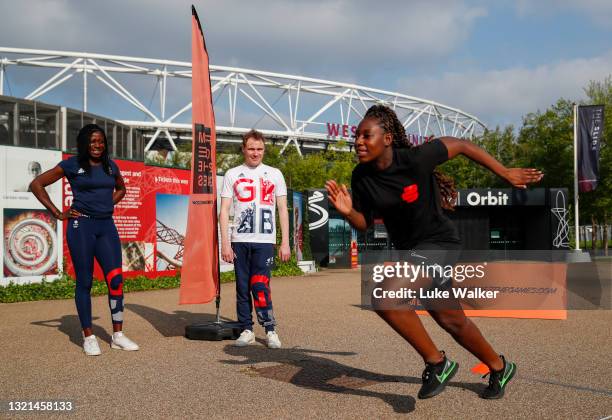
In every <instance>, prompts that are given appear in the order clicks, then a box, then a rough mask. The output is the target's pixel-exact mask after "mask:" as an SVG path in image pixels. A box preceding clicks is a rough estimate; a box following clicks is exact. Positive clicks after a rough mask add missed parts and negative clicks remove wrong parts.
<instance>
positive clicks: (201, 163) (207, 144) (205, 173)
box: [191, 123, 215, 194]
mask: <svg viewBox="0 0 612 420" xmlns="http://www.w3.org/2000/svg"><path fill="white" fill-rule="evenodd" d="M194 126H195V131H194V138H193V151H194V156H193V165H194V167H193V168H192V170H191V172H192V174H193V180H192V183H191V189H192V191H191V193H192V194H212V192H213V182H214V181H215V179H214V175H215V174H214V173H213V156H212V143H211V138H210V134H211V130H210V128H209V127H206V126H204V124H197V123H196V124H194Z"/></svg>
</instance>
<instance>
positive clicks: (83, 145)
mask: <svg viewBox="0 0 612 420" xmlns="http://www.w3.org/2000/svg"><path fill="white" fill-rule="evenodd" d="M97 131H98V132H100V133H101V134H102V137H103V138H104V152H102V156H101V161H102V169H104V172H106V174H107V175H112V171H113V170H112V167H111V165H110V157H109V155H108V141H107V139H106V133H105V132H104V129H103V128H102V127H100V126H99V125H97V124H87V125H86V126H84V127H83V128H81V130H80V131H79V134H78V135H77V160H78V161H79V165H80V166H81V168H83V169H84V170H85V172H87V173H88V174H90V173H91V163H89V141H90V139H91V135H92V134H93V133H95V132H97Z"/></svg>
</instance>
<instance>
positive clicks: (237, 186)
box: [234, 178, 255, 203]
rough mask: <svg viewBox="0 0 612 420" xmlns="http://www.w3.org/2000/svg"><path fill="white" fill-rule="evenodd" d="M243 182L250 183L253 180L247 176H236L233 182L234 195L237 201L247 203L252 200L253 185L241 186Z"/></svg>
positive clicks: (253, 194)
mask: <svg viewBox="0 0 612 420" xmlns="http://www.w3.org/2000/svg"><path fill="white" fill-rule="evenodd" d="M244 183H246V184H252V183H253V180H252V179H248V178H238V179H237V180H236V182H234V195H235V196H236V198H237V199H238V201H242V202H243V203H245V202H246V203H248V202H249V201H253V200H254V199H255V186H254V185H246V186H243V185H242V184H244Z"/></svg>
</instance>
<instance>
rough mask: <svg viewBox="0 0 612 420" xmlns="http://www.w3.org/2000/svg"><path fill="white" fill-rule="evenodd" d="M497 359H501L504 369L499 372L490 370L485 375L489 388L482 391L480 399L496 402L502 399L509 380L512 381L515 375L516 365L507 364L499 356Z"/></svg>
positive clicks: (504, 359)
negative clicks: (487, 376) (487, 378)
mask: <svg viewBox="0 0 612 420" xmlns="http://www.w3.org/2000/svg"><path fill="white" fill-rule="evenodd" d="M499 357H501V359H502V361H503V362H504V367H503V369H501V370H497V371H495V370H492V371H491V372H489V373H487V375H489V386H488V387H486V388H485V390H484V391H482V393H481V394H480V397H481V398H484V399H487V400H496V399H498V398H501V397H503V396H504V392H505V389H506V386H508V382H510V379H512V378H513V377H514V374H515V373H516V365H515V364H514V363H512V362H507V361H506V358H505V357H504V356H502V355H501V354H500V355H499ZM485 376H486V375H485Z"/></svg>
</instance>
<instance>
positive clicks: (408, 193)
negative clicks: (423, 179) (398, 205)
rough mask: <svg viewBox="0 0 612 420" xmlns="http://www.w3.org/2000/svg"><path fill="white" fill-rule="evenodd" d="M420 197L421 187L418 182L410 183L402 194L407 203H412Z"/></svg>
mask: <svg viewBox="0 0 612 420" xmlns="http://www.w3.org/2000/svg"><path fill="white" fill-rule="evenodd" d="M417 198H419V187H417V184H412V185H408V186H407V187H404V193H403V194H402V200H404V201H405V202H406V203H412V202H414V201H416V200H417Z"/></svg>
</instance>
